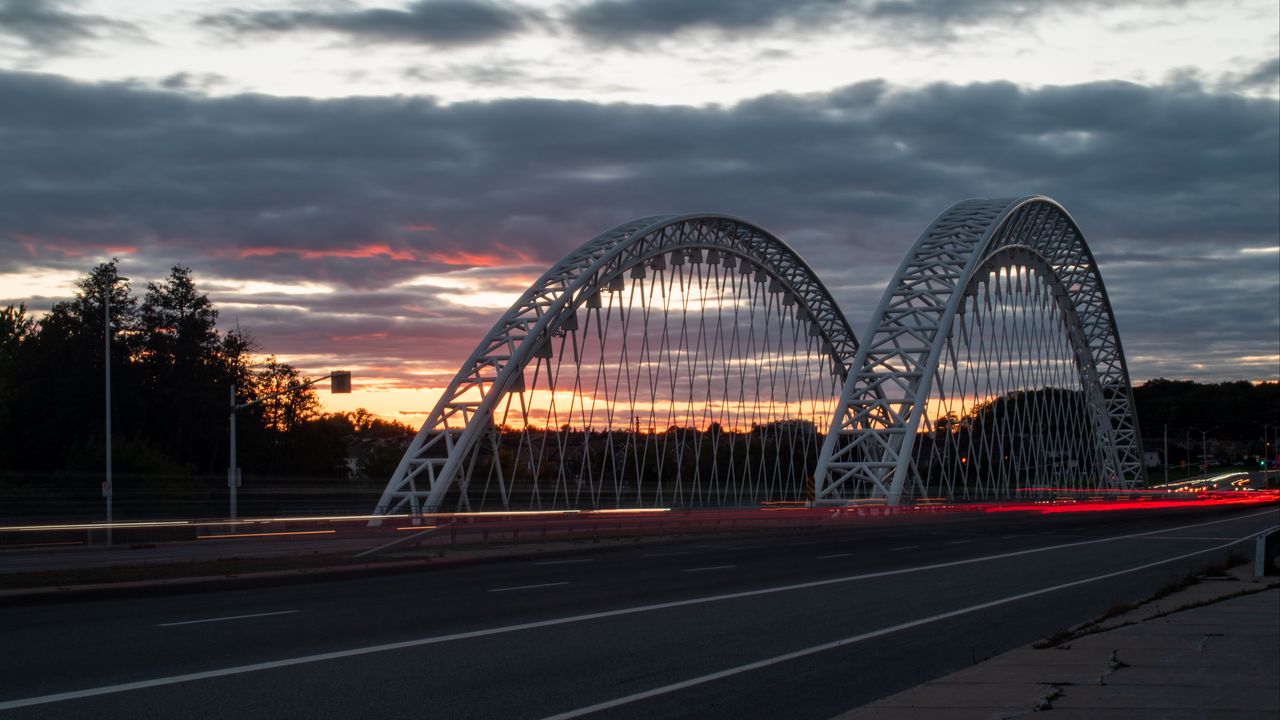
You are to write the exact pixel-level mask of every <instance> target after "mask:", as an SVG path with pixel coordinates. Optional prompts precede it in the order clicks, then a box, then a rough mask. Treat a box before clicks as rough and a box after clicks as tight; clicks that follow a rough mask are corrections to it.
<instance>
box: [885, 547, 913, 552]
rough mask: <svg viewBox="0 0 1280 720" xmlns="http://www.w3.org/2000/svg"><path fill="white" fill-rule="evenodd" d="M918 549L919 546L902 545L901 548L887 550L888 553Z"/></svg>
mask: <svg viewBox="0 0 1280 720" xmlns="http://www.w3.org/2000/svg"><path fill="white" fill-rule="evenodd" d="M918 547H920V546H919V545H903V546H902V547H896V548H889V552H894V551H896V550H915V549H916V548H918Z"/></svg>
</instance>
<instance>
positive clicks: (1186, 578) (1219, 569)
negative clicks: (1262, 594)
mask: <svg viewBox="0 0 1280 720" xmlns="http://www.w3.org/2000/svg"><path fill="white" fill-rule="evenodd" d="M1245 562H1248V558H1247V557H1246V556H1245V555H1244V554H1242V553H1241V552H1240V551H1238V550H1236V549H1235V548H1232V549H1231V550H1229V551H1228V552H1227V554H1226V555H1225V556H1224V557H1223V558H1222V559H1221V560H1218V561H1217V562H1213V563H1210V564H1209V565H1206V566H1205V567H1204V568H1202V569H1201V570H1199V571H1196V572H1189V573H1187V574H1186V575H1183V576H1182V577H1179V578H1174V579H1172V580H1170V581H1169V582H1167V583H1165V584H1164V585H1161V586H1160V587H1159V588H1158V589H1157V590H1156V591H1155V592H1154V593H1152V594H1150V595H1148V596H1147V597H1145V598H1143V599H1141V600H1138V601H1136V602H1129V603H1117V604H1115V605H1112V606H1111V607H1109V608H1107V609H1106V610H1105V611H1104V612H1103V613H1102V614H1101V615H1099V616H1098V617H1096V618H1094V619H1092V620H1090V621H1088V622H1086V623H1082V624H1080V625H1077V626H1075V627H1073V628H1067V629H1065V630H1058V631H1057V632H1055V633H1053V634H1051V635H1049V636H1048V637H1045V638H1044V639H1042V640H1037V641H1036V642H1034V643H1032V644H1031V647H1033V648H1035V649H1037V650H1045V649H1047V648H1053V647H1059V646H1061V645H1063V644H1064V643H1068V642H1070V641H1072V640H1075V639H1076V638H1079V637H1083V636H1085V635H1092V634H1094V633H1097V632H1102V631H1103V628H1102V627H1101V626H1102V624H1103V623H1105V622H1106V621H1108V620H1110V619H1112V618H1115V617H1119V616H1121V615H1124V614H1125V613H1128V612H1132V611H1134V610H1137V609H1138V608H1140V607H1142V606H1143V605H1148V604H1150V603H1153V602H1156V601H1157V600H1161V599H1163V598H1166V597H1168V596H1170V595H1172V594H1174V593H1176V592H1179V591H1181V590H1185V589H1187V588H1189V587H1191V586H1192V585H1195V584H1196V583H1198V582H1200V581H1202V580H1204V579H1205V578H1208V577H1215V576H1220V575H1224V574H1225V573H1226V572H1227V571H1228V570H1230V569H1231V568H1233V567H1236V566H1238V565H1241V564H1243V563H1245ZM1268 587H1271V586H1268ZM1261 589H1264V590H1265V589H1266V588H1261ZM1254 592H1258V590H1256V589H1252V588H1250V589H1248V590H1242V591H1240V592H1238V593H1232V594H1231V595H1227V596H1223V597H1220V598H1216V599H1210V600H1202V601H1198V602H1195V603H1189V604H1187V605H1185V606H1182V607H1179V608H1176V609H1174V610H1169V611H1168V612H1163V613H1159V614H1157V615H1155V616H1153V617H1164V616H1165V615H1169V614H1170V613H1174V612H1178V611H1179V610H1186V609H1189V608H1192V607H1200V606H1203V605H1210V604H1212V603H1215V602H1218V601H1220V600H1226V599H1228V598H1231V597H1237V596H1239V595H1248V594H1251V593H1254ZM1133 624H1135V623H1132V622H1128V623H1123V624H1122V625H1117V626H1115V627H1124V626H1125V625H1133ZM1106 629H1108V630H1113V629H1115V628H1114V627H1113V628H1106Z"/></svg>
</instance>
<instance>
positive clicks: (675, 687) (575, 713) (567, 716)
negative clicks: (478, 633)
mask: <svg viewBox="0 0 1280 720" xmlns="http://www.w3.org/2000/svg"><path fill="white" fill-rule="evenodd" d="M1251 537H1253V535H1249V536H1247V537H1244V538H1239V539H1235V540H1232V541H1231V542H1227V543H1223V544H1221V545H1215V546H1213V547H1211V548H1207V549H1205V550H1196V551H1195V552H1189V553H1183V554H1182V555H1175V556H1174V557H1170V558H1165V559H1163V560H1157V561H1155V562H1149V563H1144V564H1142V565H1135V566H1133V567H1130V568H1125V569H1124V570H1116V571H1114V572H1109V573H1104V574H1102V575H1094V576H1093V577H1088V578H1084V579H1081V580H1073V581H1071V582H1067V583H1061V584H1059V585H1051V586H1049V587H1043V588H1040V589H1038V590H1031V591H1029V592H1024V593H1018V594H1017V595H1009V596H1007V597H1002V598H999V599H998V600H990V601H988V602H984V603H978V604H977V605H970V606H968V607H963V608H960V609H958V610H952V611H950V612H945V613H939V614H937V615H930V616H928V617H922V618H917V619H915V620H909V621H907V622H904V623H898V624H897V625H890V626H888V627H883V628H879V629H878V630H872V631H870V632H865V633H861V634H859V635H853V636H851V637H847V638H841V639H840V640H835V641H833V642H829V643H823V644H821V645H814V646H812V647H807V648H804V649H803V650H796V651H794V652H789V653H785V654H783V655H775V656H773V657H770V658H765V659H764V660H757V661H756V662H753V663H747V664H745V665H739V666H737V667H732V668H729V669H727V670H721V671H719V672H713V673H708V674H706V675H699V676H698V677H695V678H690V679H688V680H683V681H681V682H677V683H671V684H670V685H663V686H662V687H656V688H653V689H652V690H645V691H643V692H638V693H633V694H631V695H624V696H623V697H620V698H615V699H613V700H607V701H605V702H602V703H596V704H595V705H588V706H587V707H583V708H578V709H577V710H570V711H568V712H562V713H559V714H557V715H550V716H547V717H545V718H543V719H542V720H572V718H578V717H582V716H584V715H592V714H594V713H598V712H601V711H604V710H611V709H613V708H616V707H619V706H621V705H629V704H631V703H633V702H636V701H638V700H648V699H649V698H654V697H658V696H659V695H667V694H670V693H673V692H677V691H680V690H685V689H688V688H691V687H695V686H697V685H703V684H706V683H709V682H713V681H715V680H722V679H724V678H727V677H733V676H734V675H740V674H742V673H745V672H750V671H752V670H759V669H761V668H766V667H770V666H772V665H778V664H781V663H784V662H788V661H790V660H796V659H798V658H802V657H807V656H809V655H816V654H818V653H821V652H826V651H827V650H834V649H836V648H840V647H844V646H846V645H852V644H854V643H859V642H862V641H863V640H871V639H874V638H878V637H882V636H884V635H890V634H892V633H896V632H898V631H900V630H909V629H911V628H914V627H919V626H921V625H928V624H929V623H935V622H938V621H939V620H949V619H951V618H954V617H959V616H961V615H968V614H969V613H974V612H978V611H979V610H989V609H991V608H993V607H999V606H1001V605H1007V604H1009V603H1012V602H1017V601H1019V600H1026V599H1028V598H1033V597H1036V596H1038V595H1045V594H1047V593H1051V592H1057V591H1058V590H1066V589H1067V588H1073V587H1076V586H1077V585H1086V584H1088V583H1093V582H1098V581H1099V580H1107V579H1109V578H1113V577H1119V576H1120V575H1128V574H1130V573H1135V572H1139V571H1142V570H1147V569H1150V568H1153V567H1158V566H1160V565H1167V564H1169V563H1171V562H1177V561H1179V560H1185V559H1187V558H1189V557H1193V556H1195V555H1204V554H1205V553H1211V552H1214V551H1216V550H1222V549H1224V548H1227V547H1230V546H1232V545H1235V544H1237V543H1239V542H1241V541H1242V540H1248V539H1249V538H1251Z"/></svg>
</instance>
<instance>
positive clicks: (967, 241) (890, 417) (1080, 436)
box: [815, 197, 1144, 505]
mask: <svg viewBox="0 0 1280 720" xmlns="http://www.w3.org/2000/svg"><path fill="white" fill-rule="evenodd" d="M852 368H853V370H852V371H851V373H850V374H849V376H848V379H847V382H846V384H845V386H844V390H843V392H842V394H841V398H840V401H839V403H838V404H837V406H836V412H835V414H834V417H833V418H832V422H831V425H830V432H828V433H827V435H826V438H825V440H824V442H823V447H822V452H821V455H820V457H819V460H818V463H817V468H816V471H815V484H816V495H817V500H818V501H819V502H824V501H844V500H847V499H849V498H860V497H879V498H884V499H885V501H886V502H887V503H888V504H890V505H896V504H899V503H900V502H902V501H903V500H904V499H906V498H908V497H914V498H916V499H920V498H922V497H924V498H932V497H935V496H940V497H945V498H957V497H1007V496H1009V495H1012V494H1017V493H1019V492H1025V491H1028V490H1043V491H1046V492H1053V491H1059V490H1061V489H1062V488H1064V487H1065V488H1069V489H1076V490H1090V489H1107V488H1118V487H1127V486H1132V485H1134V484H1136V483H1138V482H1139V481H1140V480H1141V479H1142V477H1143V473H1144V466H1143V462H1142V450H1141V447H1140V435H1139V433H1138V427H1137V422H1136V419H1135V417H1134V404H1133V396H1132V390H1131V388H1130V384H1129V373H1128V369H1127V368H1126V365H1125V359H1124V353H1123V351H1122V349H1121V345H1120V337H1119V335H1118V333H1117V332H1116V326H1115V319H1114V316H1113V314H1112V311H1111V306H1110V302H1109V301H1108V299H1107V295H1106V291H1105V289H1104V287H1103V284H1102V278H1101V276H1100V275H1099V273H1098V268H1097V265H1096V263H1095V262H1094V259H1093V256H1092V254H1091V253H1090V251H1089V248H1088V247H1087V245H1086V244H1085V241H1084V237H1083V235H1082V234H1081V232H1080V230H1079V228H1078V227H1077V226H1076V224H1075V222H1074V221H1073V220H1072V219H1071V217H1070V216H1069V215H1068V214H1067V212H1066V211H1065V210H1064V209H1063V208H1062V207H1061V206H1059V205H1058V204H1057V203H1056V202H1054V201H1053V200H1050V199H1048V198H1044V197H1023V198H1018V199H1013V200H1010V199H1000V200H990V199H979V200H966V201H964V202H961V203H958V204H956V205H953V206H952V207H951V208H949V209H948V210H946V211H945V212H944V213H942V214H941V215H940V216H939V217H938V218H937V219H935V220H934V221H933V223H932V224H930V225H929V227H928V228H927V229H926V230H925V231H924V233H923V234H922V235H921V236H920V238H919V239H918V240H917V241H916V244H915V245H914V246H913V248H912V249H911V251H910V252H909V253H908V254H907V256H906V258H905V259H904V260H903V262H902V264H901V266H900V267H899V268H898V270H897V272H896V273H895V275H894V276H893V279H892V280H891V282H890V284H889V286H888V288H887V289H886V291H885V294H884V295H883V297H882V298H881V301H880V304H879V306H878V307H877V309H876V311H875V313H874V315H873V319H872V322H871V324H870V326H869V328H868V331H867V333H866V335H865V336H864V338H863V344H862V346H861V347H860V348H859V350H858V352H857V355H856V356H855V358H854V360H853V363H852Z"/></svg>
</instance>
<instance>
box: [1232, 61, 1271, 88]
mask: <svg viewBox="0 0 1280 720" xmlns="http://www.w3.org/2000/svg"><path fill="white" fill-rule="evenodd" d="M1222 85H1223V87H1224V89H1227V90H1236V91H1249V90H1262V91H1271V92H1275V91H1276V89H1277V87H1278V86H1280V57H1273V58H1271V59H1270V60H1265V61H1263V62H1260V63H1258V65H1257V66H1256V67H1254V68H1253V69H1252V70H1249V71H1248V72H1244V73H1234V74H1230V75H1228V76H1227V77H1226V78H1224V79H1223V82H1222Z"/></svg>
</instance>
